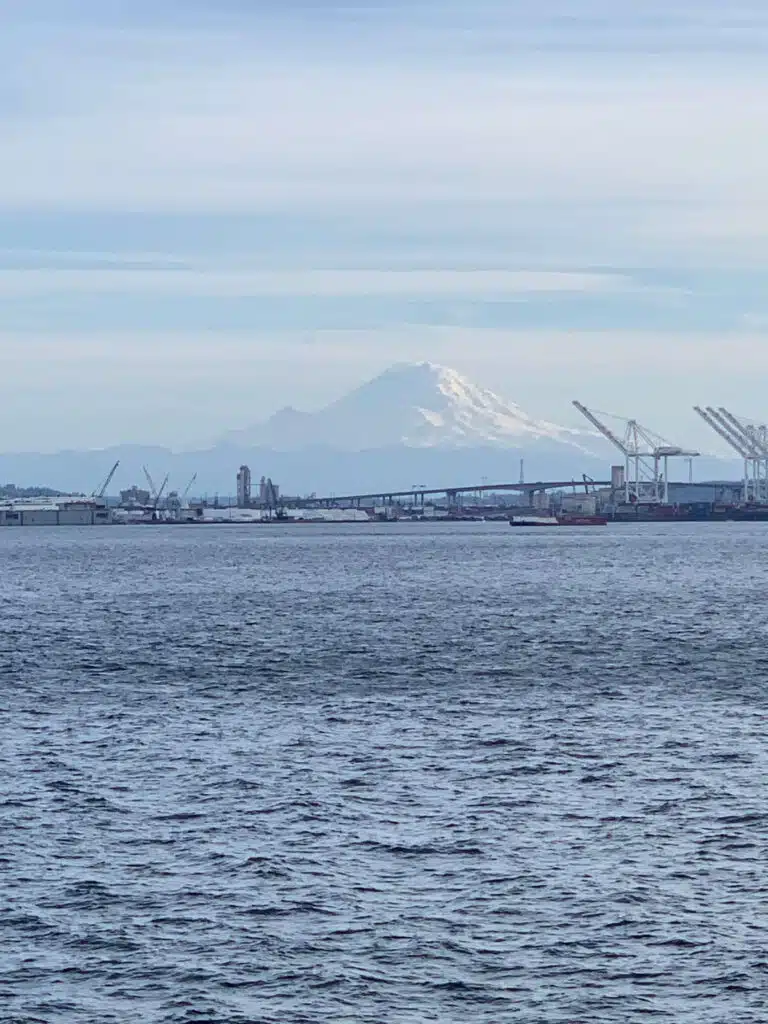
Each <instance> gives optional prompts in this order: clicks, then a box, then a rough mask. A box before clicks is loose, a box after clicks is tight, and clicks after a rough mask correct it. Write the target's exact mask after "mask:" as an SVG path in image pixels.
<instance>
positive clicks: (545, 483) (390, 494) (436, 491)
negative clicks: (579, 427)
mask: <svg viewBox="0 0 768 1024" xmlns="http://www.w3.org/2000/svg"><path fill="white" fill-rule="evenodd" d="M610 486H611V481H610V480H592V479H591V478H590V477H588V476H583V477H582V479H581V480H536V481H534V482H531V483H521V482H518V483H496V484H488V483H482V484H467V485H466V486H464V487H411V488H409V489H408V490H407V491H371V492H369V493H367V494H331V495H328V496H326V497H321V498H318V497H312V498H301V499H299V500H297V501H295V502H294V500H293V499H291V505H295V506H296V507H298V508H363V507H366V508H367V507H375V506H377V505H393V504H400V503H401V501H402V500H406V501H407V503H408V504H411V505H421V506H423V505H424V502H425V498H427V497H429V498H437V497H440V496H443V497H445V499H446V502H447V504H448V507H449V508H454V507H456V506H458V505H459V503H460V497H461V496H462V495H465V494H476V495H477V496H478V497H479V496H480V495H481V494H489V493H494V492H495V493H498V492H499V491H517V492H518V493H523V494H526V495H527V497H528V504H529V505H533V502H534V495H536V494H538V493H541V492H542V491H560V490H564V489H565V488H572V489H573V490H574V491H575V490H576V489H577V488H581V487H583V488H584V489H585V491H588V490H589V489H590V488H591V487H610Z"/></svg>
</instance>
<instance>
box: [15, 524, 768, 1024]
mask: <svg viewBox="0 0 768 1024" xmlns="http://www.w3.org/2000/svg"><path fill="white" fill-rule="evenodd" d="M767 549H768V527H766V526H764V525H761V524H743V525H734V524H721V525H704V524H702V525H699V526H666V527H665V526H659V527H656V526H641V527H630V526H627V527H623V528H622V527H610V528H606V529H601V530H597V529H592V530H590V529H582V530H573V531H568V530H553V531H546V530H544V531H541V530H540V531H533V532H531V531H513V530H509V529H508V528H505V527H504V526H503V525H498V524H467V525H461V526H455V527H450V526H446V525H441V524H435V525H432V526H427V525H423V526H422V525H409V526H388V525H381V526H378V527H374V526H370V527H369V526H355V527H338V526H337V527H322V526H309V527H276V526H275V527H253V528H247V527H246V528H227V527H221V528H219V527H210V528H207V527H191V528H185V527H179V528H178V529H174V528H162V527H160V528H153V527H144V528H141V527H139V528H130V527H126V528H118V527H114V528H99V529H95V528H94V529H84V530H79V529H69V530H68V529H61V530H56V529H49V530H45V529H42V530H33V529H28V530H20V531H18V532H16V531H13V530H10V529H6V530H4V531H0V709H1V714H0V871H1V872H2V876H1V879H2V886H1V887H0V1008H1V1009H0V1019H1V1020H2V1021H3V1022H4V1024H6V1022H7V1024H10V1022H12V1021H16V1022H22V1021H23V1022H25V1024H26V1022H32V1021H44V1022H47V1024H64V1022H66V1024H70V1022H71V1024H78V1022H87V1024H101V1022H119V1024H134V1022H135V1024H155V1022H174V1024H175V1022H193V1021H194V1022H202V1021H209V1022H220V1024H224V1022H231V1024H234V1022H246V1021H249V1022H250V1021H254V1022H256V1021H258V1022H275V1024H277V1022H279V1024H292V1022H330V1021H333V1022H355V1024H358V1022H377V1024H378V1022H398V1024H399V1022H403V1024H405V1022H413V1024H416V1022H418V1024H421V1022H425V1021H440V1022H457V1024H458V1022H462V1024H465V1022H470V1021H471V1022H494V1024H495V1022H504V1021H518V1020H519V1021H525V1022H560V1021H562V1022H566V1021H567V1022H577V1021H584V1022H589V1024H592V1022H604V1021H606V1022H607V1021H610V1022H622V1024H623V1022H636V1021H647V1020H649V1019H656V1020H659V1021H670V1022H672V1021H674V1022H676V1024H679V1022H693V1021H696V1022H698V1021H702V1022H728V1024H734V1022H742V1021H743V1022H746V1021H762V1020H764V1019H765V1017H764V1012H765V1011H764V1006H765V998H766V991H768V879H767V878H766V870H765V865H766V862H767V861H768V792H767V791H766V771H767V769H768V753H767V752H766V737H767V733H768V718H767V717H766V716H767V714H768V684H767V683H766V674H767V672H768V645H767V644H766V640H767V639H768V616H767V614H766V610H765V593H766V589H767V588H768V557H766V550H767Z"/></svg>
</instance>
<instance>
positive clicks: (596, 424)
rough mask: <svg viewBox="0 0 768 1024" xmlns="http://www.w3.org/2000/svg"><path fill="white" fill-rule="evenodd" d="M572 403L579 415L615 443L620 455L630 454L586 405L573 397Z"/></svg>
mask: <svg viewBox="0 0 768 1024" xmlns="http://www.w3.org/2000/svg"><path fill="white" fill-rule="evenodd" d="M573 404H574V405H575V406H576V408H577V409H578V410H579V412H580V413H581V415H582V416H584V417H585V418H586V419H588V420H589V422H590V423H591V424H592V426H593V427H595V428H596V429H597V430H599V431H600V433H601V434H602V435H603V437H604V438H606V440H608V441H610V442H611V444H613V445H615V446H616V447H617V448H618V449H619V451H620V452H621V453H622V455H625V456H627V458H628V457H629V456H630V455H631V454H633V453H632V452H630V450H629V448H627V446H626V445H625V444H624V442H623V441H621V440H620V439H619V438H618V437H617V436H616V434H614V433H613V431H612V430H611V429H610V428H609V427H607V426H606V425H605V424H604V423H603V422H602V421H601V420H599V419H598V418H597V416H595V414H594V413H592V412H590V410H589V409H588V408H587V407H586V405H582V404H581V402H577V401H576V399H575V398H574V399H573Z"/></svg>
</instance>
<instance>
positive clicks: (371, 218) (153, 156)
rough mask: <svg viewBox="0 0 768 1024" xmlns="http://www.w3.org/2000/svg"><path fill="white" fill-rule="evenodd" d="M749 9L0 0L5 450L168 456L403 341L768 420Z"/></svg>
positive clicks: (569, 413)
mask: <svg viewBox="0 0 768 1024" xmlns="http://www.w3.org/2000/svg"><path fill="white" fill-rule="evenodd" d="M767 56H768V5H766V4H765V3H764V2H757V0H749V2H747V0H744V2H741V0H733V2H732V3H730V4H724V3H722V2H721V0H666V2H660V0H622V2H621V3H617V2H616V0H612V2H608V0H536V2H532V0H376V2H373V0H371V2H367V0H357V2H355V0H346V2H344V3H340V2H338V3H337V2H335V0H131V2H128V0H0V431H1V436H2V441H1V442H0V449H2V450H5V451H19V450H32V449H37V450H43V451H52V450H56V449H58V448H62V447H88V448H97V447H103V446H107V445H110V444H114V443H119V442H125V441H133V442H141V443H159V444H167V445H170V446H174V447H184V446H189V445H190V444H194V443H198V442H199V441H204V440H206V439H209V438H213V437H216V436H217V435H219V434H222V433H224V432H226V431H227V430H230V429H236V428H239V427H243V426H245V425H247V424H248V423H252V422H255V421H258V420H260V419H263V418H265V417H266V416H268V415H270V414H271V413H272V412H274V411H275V410H276V409H278V408H280V407H282V406H284V405H288V404H291V405H295V406H297V407H300V408H306V409H312V408H317V407H320V406H322V405H323V404H325V403H326V402H328V401H330V400H332V399H333V398H335V397H337V396H339V395H341V394H343V393H344V392H345V391H346V390H348V389H349V388H351V387H354V386H355V385H357V384H358V383H360V382H361V381H362V380H364V379H366V378H367V377H370V376H373V375H374V374H376V373H378V372H380V371H382V370H383V369H385V368H386V367H387V366H388V365H390V364H391V363H393V362H397V361H402V360H421V359H429V360H432V361H435V362H440V363H444V364H446V365H449V366H453V367H455V368H456V369H457V370H459V371H460V372H462V373H464V374H466V375H467V376H468V377H470V378H471V379H472V380H474V381H476V382H477V383H478V384H481V385H483V386H487V387H490V388H492V389H493V390H495V391H496V392H497V393H499V394H500V395H502V397H505V398H508V399H510V400H511V401H515V402H517V403H519V404H520V405H522V406H523V408H525V409H526V410H527V411H529V412H530V413H531V414H533V415H538V416H541V417H544V418H548V419H551V420H554V421H556V422H560V423H564V424H566V425H577V420H578V414H576V413H575V410H573V408H572V407H571V404H570V403H571V399H573V398H579V399H580V400H581V401H583V402H585V403H586V404H587V405H592V406H594V407H596V408H598V409H606V410H609V411H611V412H615V413H619V414H622V415H625V416H632V417H635V418H637V419H638V420H640V422H642V423H644V424H647V425H648V426H649V427H651V428H652V429H653V430H655V431H656V432H657V433H659V434H661V435H663V436H665V437H667V438H670V439H671V440H673V441H675V442H677V443H683V444H688V445H692V444H695V445H697V446H699V447H702V448H703V449H706V450H713V451H719V450H721V448H720V446H719V443H718V441H717V439H716V438H714V437H713V436H711V435H710V434H709V433H708V432H707V428H706V427H705V425H704V424H703V423H701V422H700V421H699V420H698V418H697V417H696V416H695V415H694V413H693V412H692V411H691V406H692V405H693V404H695V403H700V404H715V405H719V404H724V405H727V406H729V407H730V408H732V409H733V410H734V411H735V412H736V413H738V414H740V415H747V416H750V417H754V418H756V419H760V420H762V419H763V418H766V417H768V397H766V394H765V390H766V389H765V386H764V382H765V380H766V379H767V378H768V287H767V286H768V132H766V130H765V124H766V116H767V115H768V60H767V59H766V57H767Z"/></svg>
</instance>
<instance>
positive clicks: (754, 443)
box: [717, 405, 768, 458]
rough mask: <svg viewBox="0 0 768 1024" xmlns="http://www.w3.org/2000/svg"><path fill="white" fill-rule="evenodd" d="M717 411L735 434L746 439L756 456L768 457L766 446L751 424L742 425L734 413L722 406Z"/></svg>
mask: <svg viewBox="0 0 768 1024" xmlns="http://www.w3.org/2000/svg"><path fill="white" fill-rule="evenodd" d="M717 411H718V412H719V413H720V415H721V416H722V417H723V419H724V420H726V421H727V422H728V423H729V424H730V425H731V427H732V428H733V431H734V433H737V434H739V435H740V436H741V437H743V438H744V440H745V442H746V443H747V444H748V445H749V447H750V448H752V449H753V452H754V454H755V455H756V456H763V458H765V456H766V455H768V451H766V447H765V444H764V443H762V442H761V440H760V438H759V437H758V436H756V431H755V428H754V427H753V426H752V425H751V424H745V423H742V422H741V420H739V419H737V418H736V417H735V416H734V415H733V413H732V412H728V410H727V409H726V408H725V407H724V406H722V405H720V406H718V408H717Z"/></svg>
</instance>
